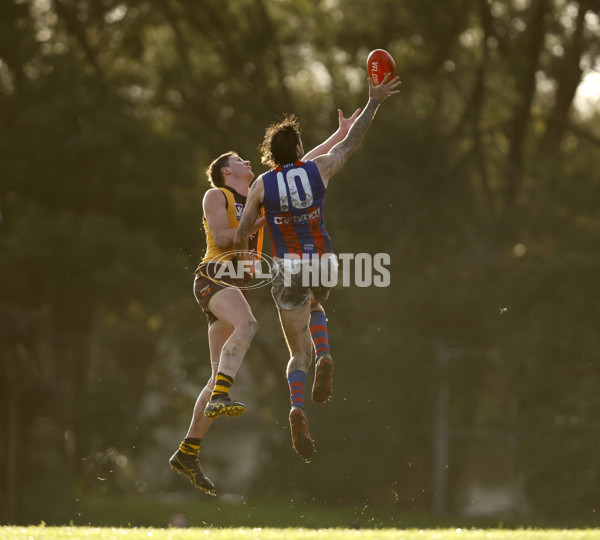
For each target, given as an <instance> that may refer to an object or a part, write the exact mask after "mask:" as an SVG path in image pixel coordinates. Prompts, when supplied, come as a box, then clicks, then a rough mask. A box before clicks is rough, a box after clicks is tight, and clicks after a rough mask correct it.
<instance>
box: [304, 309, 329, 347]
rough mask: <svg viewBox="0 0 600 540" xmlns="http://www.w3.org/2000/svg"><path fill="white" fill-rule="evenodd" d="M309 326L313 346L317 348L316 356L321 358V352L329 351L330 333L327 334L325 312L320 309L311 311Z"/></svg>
mask: <svg viewBox="0 0 600 540" xmlns="http://www.w3.org/2000/svg"><path fill="white" fill-rule="evenodd" d="M309 326H310V335H311V337H312V342H313V347H314V348H315V357H316V358H319V356H321V354H323V353H329V352H330V351H329V335H328V334H327V317H326V315H325V313H323V312H322V311H319V310H318V309H316V310H314V311H311V312H310V322H309Z"/></svg>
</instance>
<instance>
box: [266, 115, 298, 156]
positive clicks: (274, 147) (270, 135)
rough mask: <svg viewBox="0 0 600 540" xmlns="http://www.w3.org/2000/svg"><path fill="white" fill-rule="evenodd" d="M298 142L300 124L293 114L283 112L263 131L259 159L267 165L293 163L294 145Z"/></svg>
mask: <svg viewBox="0 0 600 540" xmlns="http://www.w3.org/2000/svg"><path fill="white" fill-rule="evenodd" d="M299 142H300V124H299V123H298V119H297V118H296V116H295V115H293V114H285V115H283V117H282V118H281V119H280V120H279V121H278V122H275V123H273V124H271V125H270V126H269V127H268V128H267V130H266V131H265V137H264V139H263V142H262V144H261V145H260V146H259V147H258V149H259V150H260V155H261V158H260V161H261V163H264V164H265V165H267V166H268V167H277V166H278V165H285V164H286V163H293V162H294V161H296V160H297V159H298V155H297V153H296V146H297V145H298V143H299Z"/></svg>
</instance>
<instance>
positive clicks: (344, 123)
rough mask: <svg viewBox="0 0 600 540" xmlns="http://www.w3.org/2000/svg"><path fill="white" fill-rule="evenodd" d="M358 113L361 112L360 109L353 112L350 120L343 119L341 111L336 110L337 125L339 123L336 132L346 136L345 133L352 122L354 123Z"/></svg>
mask: <svg viewBox="0 0 600 540" xmlns="http://www.w3.org/2000/svg"><path fill="white" fill-rule="evenodd" d="M360 111H361V109H360V108H359V109H356V110H355V111H354V114H353V115H352V116H351V117H350V118H344V113H343V112H342V109H338V123H339V127H338V131H339V132H340V133H342V134H343V135H344V136H346V133H348V131H350V128H351V127H352V124H354V122H356V119H357V118H358V115H359V114H360Z"/></svg>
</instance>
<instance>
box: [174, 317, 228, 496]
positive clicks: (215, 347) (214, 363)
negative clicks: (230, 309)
mask: <svg viewBox="0 0 600 540" xmlns="http://www.w3.org/2000/svg"><path fill="white" fill-rule="evenodd" d="M232 332H233V328H231V327H230V326H226V325H224V324H222V323H221V322H220V321H216V322H214V323H213V324H211V325H210V327H209V328H208V343H209V347H210V363H211V369H212V373H211V377H210V379H209V380H208V382H207V383H206V386H205V387H204V388H203V389H202V391H201V392H200V394H199V395H198V399H196V404H195V405H194V412H193V415H192V421H191V422H190V426H189V428H188V432H187V434H186V436H185V439H184V440H183V441H182V442H181V444H180V445H179V449H178V450H177V452H175V454H173V456H171V459H170V460H169V464H170V465H171V468H172V469H173V470H174V471H176V472H178V473H180V474H183V475H185V476H187V477H188V478H189V480H190V482H192V484H194V485H195V486H196V487H198V488H199V489H201V490H202V491H204V492H206V493H208V494H209V495H216V491H215V486H214V484H213V482H212V481H211V480H210V478H208V477H207V476H206V475H205V474H204V472H203V471H202V468H201V466H200V459H199V453H200V442H201V441H202V438H203V437H204V435H205V434H206V432H207V431H208V428H209V427H210V425H211V424H212V420H211V419H210V418H207V417H206V416H205V415H204V408H205V407H206V404H207V403H208V400H209V399H210V396H211V393H212V390H213V388H214V385H215V377H216V375H217V369H218V366H219V358H220V355H221V349H222V348H223V345H224V344H225V342H226V341H227V340H228V339H229V337H230V336H231V334H232Z"/></svg>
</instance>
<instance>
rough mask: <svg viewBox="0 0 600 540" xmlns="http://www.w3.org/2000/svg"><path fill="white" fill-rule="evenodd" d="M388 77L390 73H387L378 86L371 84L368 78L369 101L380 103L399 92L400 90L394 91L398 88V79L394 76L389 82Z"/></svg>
mask: <svg viewBox="0 0 600 540" xmlns="http://www.w3.org/2000/svg"><path fill="white" fill-rule="evenodd" d="M390 76H391V73H387V74H386V76H385V77H384V78H383V81H382V82H381V84H378V85H377V86H375V85H374V84H373V81H372V80H371V78H370V77H369V79H368V81H369V99H373V100H375V101H377V102H378V103H381V102H382V101H383V100H384V99H386V98H388V97H390V96H393V95H394V94H397V93H398V92H400V90H396V88H398V86H400V77H398V76H397V75H396V76H395V77H394V78H393V79H391V80H390Z"/></svg>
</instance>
